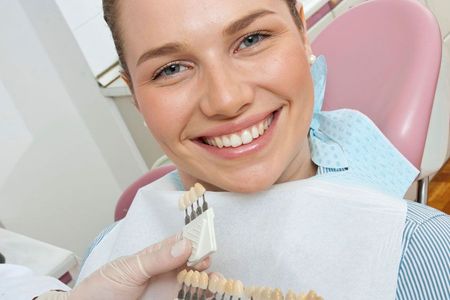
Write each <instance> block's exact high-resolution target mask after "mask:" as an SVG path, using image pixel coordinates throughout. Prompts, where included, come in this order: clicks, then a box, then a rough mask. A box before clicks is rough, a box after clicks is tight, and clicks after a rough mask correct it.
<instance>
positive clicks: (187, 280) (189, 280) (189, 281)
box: [184, 270, 194, 287]
mask: <svg viewBox="0 0 450 300" xmlns="http://www.w3.org/2000/svg"><path fill="white" fill-rule="evenodd" d="M193 275H194V271H192V270H190V271H189V272H187V274H186V276H185V277H184V284H185V285H186V286H188V287H190V286H191V285H192V276H193Z"/></svg>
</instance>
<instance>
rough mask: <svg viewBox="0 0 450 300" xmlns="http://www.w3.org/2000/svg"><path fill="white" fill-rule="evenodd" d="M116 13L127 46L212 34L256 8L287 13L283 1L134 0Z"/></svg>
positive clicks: (287, 14)
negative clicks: (137, 42)
mask: <svg viewBox="0 0 450 300" xmlns="http://www.w3.org/2000/svg"><path fill="white" fill-rule="evenodd" d="M119 9H120V10H121V11H120V13H119V16H120V20H119V21H120V27H121V32H122V38H123V39H124V41H125V44H126V45H127V46H126V47H127V49H128V50H131V51H133V49H129V46H135V44H136V41H139V44H146V43H151V44H154V43H155V42H158V43H169V42H173V41H174V39H176V40H179V39H180V38H182V37H183V38H188V37H189V36H190V35H200V36H202V35H206V34H208V33H211V34H215V33H216V32H217V31H222V30H223V29H224V28H225V27H226V26H228V25H229V24H230V23H232V22H233V21H235V20H237V19H240V18H241V17H244V16H246V15H247V14H251V13H253V12H255V11H258V10H259V11H261V10H267V11H272V12H274V13H275V14H281V15H282V16H283V17H287V16H289V10H288V8H287V6H286V4H285V1H284V0H245V1H242V0H226V1H222V0H133V1H122V2H121V5H120V8H119Z"/></svg>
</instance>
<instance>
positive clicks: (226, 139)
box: [204, 114, 273, 148]
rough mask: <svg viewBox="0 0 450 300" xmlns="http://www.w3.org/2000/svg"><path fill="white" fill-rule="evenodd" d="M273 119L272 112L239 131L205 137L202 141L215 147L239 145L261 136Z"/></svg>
mask: <svg viewBox="0 0 450 300" xmlns="http://www.w3.org/2000/svg"><path fill="white" fill-rule="evenodd" d="M272 120H273V114H272V115H270V116H269V117H268V118H266V119H265V120H263V121H261V122H259V123H258V124H256V125H253V126H251V127H249V128H247V129H244V130H243V131H241V132H236V133H233V134H230V135H223V136H218V137H213V138H205V139H204V141H205V142H206V143H207V144H208V145H211V146H214V147H217V148H223V147H234V148H235V147H239V146H241V145H246V144H249V143H251V142H252V141H253V140H254V139H257V138H258V137H260V136H262V135H263V134H264V132H265V131H266V130H267V129H268V128H269V126H270V124H271V123H272Z"/></svg>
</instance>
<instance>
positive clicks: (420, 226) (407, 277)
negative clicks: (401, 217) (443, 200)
mask: <svg viewBox="0 0 450 300" xmlns="http://www.w3.org/2000/svg"><path fill="white" fill-rule="evenodd" d="M402 249H403V251H402V252H403V254H402V258H401V261H400V268H399V274H398V281H397V297H396V298H397V299H398V300H413V299H439V300H440V299H442V300H444V299H445V300H447V299H450V216H449V215H446V214H445V213H443V212H441V211H438V210H435V209H432V208H430V207H427V206H423V205H421V204H418V203H415V202H410V201H408V213H407V218H406V224H405V231H404V232H403V241H402Z"/></svg>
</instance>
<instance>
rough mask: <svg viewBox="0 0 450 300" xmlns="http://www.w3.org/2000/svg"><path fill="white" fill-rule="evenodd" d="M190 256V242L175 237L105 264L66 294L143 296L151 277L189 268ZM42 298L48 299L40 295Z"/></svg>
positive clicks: (95, 298)
mask: <svg viewBox="0 0 450 300" xmlns="http://www.w3.org/2000/svg"><path fill="white" fill-rule="evenodd" d="M190 255H191V243H190V241H188V240H185V239H179V238H177V237H176V236H173V237H171V238H169V239H167V240H164V241H162V242H160V243H158V244H155V245H152V246H150V247H148V248H145V249H144V250H142V251H140V252H138V253H136V254H133V255H130V256H125V257H121V258H118V259H116V260H114V261H112V262H110V263H108V264H106V265H104V266H103V267H102V268H100V269H99V270H97V271H96V272H94V273H92V274H91V275H90V276H89V277H87V278H86V279H84V280H83V281H82V282H81V283H80V284H79V285H77V286H76V287H75V288H74V289H73V290H72V291H70V292H69V293H68V294H67V295H65V296H66V297H67V296H68V298H65V299H70V300H72V299H74V300H85V299H86V300H100V299H102V300H103V299H108V300H130V299H139V297H140V296H141V295H142V294H143V292H144V291H145V289H146V288H147V285H148V282H149V279H150V278H152V277H156V276H158V275H162V274H164V273H167V272H169V271H173V270H175V269H178V268H180V267H185V266H186V262H187V260H188V258H189V256H190ZM209 264H210V260H209V259H206V260H204V261H203V262H202V263H200V264H199V265H197V266H196V267H195V269H197V270H199V271H202V270H204V269H206V268H208V267H209ZM61 296H62V295H61ZM41 299H46V298H45V296H42V298H41V297H39V298H38V300H41ZM55 299H56V298H55Z"/></svg>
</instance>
